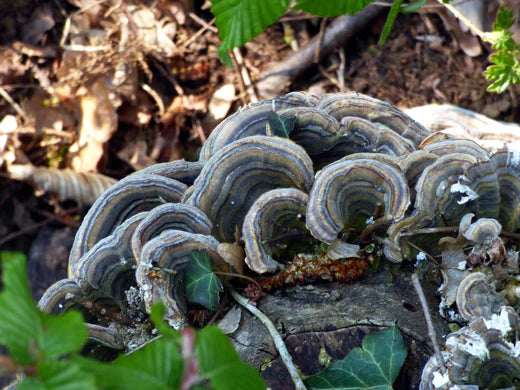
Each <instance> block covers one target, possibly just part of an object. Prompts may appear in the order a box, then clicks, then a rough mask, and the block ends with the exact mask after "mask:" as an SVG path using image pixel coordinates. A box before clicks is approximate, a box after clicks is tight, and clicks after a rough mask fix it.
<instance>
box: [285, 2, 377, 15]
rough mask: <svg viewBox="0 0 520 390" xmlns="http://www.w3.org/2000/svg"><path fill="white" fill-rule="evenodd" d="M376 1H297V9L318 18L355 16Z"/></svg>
mask: <svg viewBox="0 0 520 390" xmlns="http://www.w3.org/2000/svg"><path fill="white" fill-rule="evenodd" d="M373 1H374V0H327V1H316V0H297V1H296V6H295V7H294V8H295V9H299V10H302V11H305V12H308V13H310V14H313V15H318V16H338V15H343V14H350V15H354V14H355V13H357V12H359V11H361V10H362V9H363V8H365V7H366V6H367V5H369V4H370V3H372V2H373Z"/></svg>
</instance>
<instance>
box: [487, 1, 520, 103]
mask: <svg viewBox="0 0 520 390" xmlns="http://www.w3.org/2000/svg"><path fill="white" fill-rule="evenodd" d="M514 22H515V18H514V14H513V11H511V10H508V9H506V8H500V9H499V10H498V14H497V19H496V21H495V23H493V33H491V34H488V39H489V40H490V41H491V42H492V46H493V49H494V50H496V52H495V53H493V54H491V55H490V56H489V60H490V61H491V62H492V63H493V65H490V66H488V68H487V69H486V71H485V72H484V76H485V77H486V79H487V80H488V81H489V82H491V84H490V85H489V86H488V88H487V89H488V91H492V92H497V93H502V92H504V91H505V90H506V89H507V88H508V87H509V86H510V85H513V84H520V62H519V61H518V57H519V50H520V45H518V44H517V43H516V42H515V41H514V40H513V33H512V32H511V31H509V28H510V27H511V26H512V25H513V23H514Z"/></svg>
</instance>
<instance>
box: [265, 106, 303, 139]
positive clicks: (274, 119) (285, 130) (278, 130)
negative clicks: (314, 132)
mask: <svg viewBox="0 0 520 390" xmlns="http://www.w3.org/2000/svg"><path fill="white" fill-rule="evenodd" d="M295 122H296V117H291V118H287V119H282V118H280V116H279V115H278V114H277V113H276V112H274V111H271V112H269V114H267V128H268V131H269V132H271V134H272V135H275V136H277V137H283V138H289V133H290V132H291V131H293V129H294V123H295Z"/></svg>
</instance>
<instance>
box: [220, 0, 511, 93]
mask: <svg viewBox="0 0 520 390" xmlns="http://www.w3.org/2000/svg"><path fill="white" fill-rule="evenodd" d="M425 1H426V0H417V1H415V2H413V3H411V4H409V5H407V6H405V7H402V4H403V2H404V0H394V1H393V3H392V7H391V8H390V12H389V13H388V17H387V19H386V22H385V25H384V27H383V31H382V32H381V36H380V40H379V43H380V44H384V43H385V41H386V39H387V38H388V35H389V33H390V30H391V28H392V26H393V24H394V22H395V19H396V17H397V15H398V14H399V13H400V12H403V13H409V12H416V11H418V10H419V8H420V7H422V6H423V5H424V3H425ZM372 2H373V0H327V1H315V0H296V2H295V3H294V9H298V10H302V11H305V12H308V13H311V14H314V15H318V16H323V17H326V16H337V15H342V14H345V13H348V14H355V13H356V12H359V11H361V10H362V9H364V8H365V7H366V6H367V5H369V4H370V3H372ZM443 2H444V3H449V0H443ZM289 3H290V2H289V0H214V1H213V6H212V7H211V12H212V13H213V14H214V15H215V24H216V25H217V27H218V29H219V32H218V34H219V37H220V38H221V39H222V45H221V46H220V48H219V56H220V58H221V59H222V61H223V62H224V63H225V64H226V65H227V66H231V65H232V62H231V58H230V56H229V54H228V50H229V49H232V48H234V47H238V46H242V45H243V44H244V43H246V42H248V41H250V40H251V39H253V38H254V37H255V36H257V35H258V34H260V33H261V32H262V31H263V30H264V29H265V28H266V27H267V26H269V25H270V24H272V23H274V22H275V21H276V20H278V18H280V17H281V16H282V15H283V13H284V12H285V11H286V10H287V8H288V6H289ZM514 21H515V18H514V13H513V11H511V10H507V9H505V8H501V9H500V10H499V12H498V14H497V20H496V22H495V23H494V24H493V30H494V32H492V33H485V34H484V38H485V39H487V40H489V41H490V42H492V44H493V49H494V50H496V52H495V53H493V54H491V55H490V57H489V59H490V61H491V62H492V63H493V64H492V65H491V66H489V67H488V68H487V69H486V71H485V72H484V76H485V77H486V79H487V80H488V81H489V82H490V85H489V86H488V90H489V91H492V92H497V93H502V92H504V91H505V90H506V89H507V88H508V87H509V86H510V85H512V84H520V62H519V60H518V57H519V45H518V44H517V43H516V42H515V41H514V40H513V33H512V32H511V31H509V28H510V27H511V26H512V25H513V23H514Z"/></svg>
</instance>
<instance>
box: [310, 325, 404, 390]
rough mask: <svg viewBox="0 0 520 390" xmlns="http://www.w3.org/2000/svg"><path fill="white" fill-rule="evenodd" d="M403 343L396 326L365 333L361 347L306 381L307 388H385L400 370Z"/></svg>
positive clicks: (337, 389) (402, 360) (356, 389)
mask: <svg viewBox="0 0 520 390" xmlns="http://www.w3.org/2000/svg"><path fill="white" fill-rule="evenodd" d="M406 354H407V351H406V346H405V345H404V341H403V338H402V336H401V333H399V329H398V328H397V327H396V326H393V327H391V328H388V329H386V330H383V331H382V332H378V333H373V334H369V335H367V336H366V337H365V338H364V339H363V348H362V349H361V348H354V349H353V350H352V351H350V353H349V354H348V355H347V356H346V357H345V359H343V360H340V361H337V362H334V363H333V364H332V365H331V366H330V367H328V368H326V369H325V370H323V371H321V372H320V373H318V374H316V375H313V376H311V377H309V378H307V380H306V384H307V385H308V387H309V388H310V389H316V390H324V389H335V390H366V389H371V390H384V389H391V388H392V383H394V381H395V378H397V375H398V374H399V371H400V370H401V366H402V365H403V362H404V359H405V358H406Z"/></svg>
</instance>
